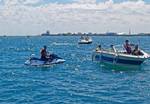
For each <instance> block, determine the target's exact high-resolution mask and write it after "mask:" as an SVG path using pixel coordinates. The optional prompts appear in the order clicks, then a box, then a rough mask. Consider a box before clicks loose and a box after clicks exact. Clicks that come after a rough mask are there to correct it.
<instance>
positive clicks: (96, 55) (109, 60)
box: [92, 45, 150, 68]
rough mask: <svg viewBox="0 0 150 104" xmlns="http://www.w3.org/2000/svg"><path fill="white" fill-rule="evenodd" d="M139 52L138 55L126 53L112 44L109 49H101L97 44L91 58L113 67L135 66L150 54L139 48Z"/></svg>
mask: <svg viewBox="0 0 150 104" xmlns="http://www.w3.org/2000/svg"><path fill="white" fill-rule="evenodd" d="M140 52H141V53H140V55H134V54H127V52H126V51H125V50H123V51H119V50H116V49H115V47H114V46H113V45H111V49H102V48H101V46H99V47H98V48H97V49H96V51H95V52H93V56H92V59H93V60H94V61H97V62H100V63H104V64H106V65H111V66H112V65H113V66H115V67H124V68H137V67H140V66H141V64H142V63H143V62H144V61H145V60H147V59H149V58H150V55H149V54H148V53H146V52H145V51H143V50H141V49H140Z"/></svg>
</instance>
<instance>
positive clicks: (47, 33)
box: [41, 31, 50, 36]
mask: <svg viewBox="0 0 150 104" xmlns="http://www.w3.org/2000/svg"><path fill="white" fill-rule="evenodd" d="M41 36H50V32H49V31H46V33H43V34H41Z"/></svg>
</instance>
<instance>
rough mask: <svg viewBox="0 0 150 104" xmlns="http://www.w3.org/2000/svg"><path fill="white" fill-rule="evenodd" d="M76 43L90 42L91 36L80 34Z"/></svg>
mask: <svg viewBox="0 0 150 104" xmlns="http://www.w3.org/2000/svg"><path fill="white" fill-rule="evenodd" d="M78 43H79V44H91V43H92V38H91V37H89V36H81V38H80V41H79V42H78Z"/></svg>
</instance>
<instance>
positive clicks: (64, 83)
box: [0, 36, 150, 104]
mask: <svg viewBox="0 0 150 104" xmlns="http://www.w3.org/2000/svg"><path fill="white" fill-rule="evenodd" d="M79 38H80V37H77V36H70V37H67V36H50V37H29V38H27V37H0V47H1V48H0V103H4V104H12V103H13V104H21V103H23V104H24V103H25V104H33V103H34V104H50V103H51V104H149V103H150V61H149V60H147V61H146V62H145V63H144V64H143V65H142V68H141V69H138V70H132V69H130V70H126V71H115V70H113V69H111V68H110V69H105V67H102V66H100V65H99V64H97V63H95V62H92V59H91V55H92V50H93V49H94V48H95V47H96V45H98V44H101V45H102V46H105V47H109V45H110V44H115V45H119V44H122V43H123V42H124V40H125V39H129V40H130V41H132V42H133V43H136V44H140V47H141V48H142V49H144V50H146V52H149V53H150V37H148V36H144V37H141V36H139V37H137V36H136V37H121V36H118V37H117V36H113V37H112V36H99V37H98V36H97V37H93V40H94V42H93V43H92V44H90V45H78V40H79ZM43 45H47V46H48V50H49V51H52V52H54V53H56V54H58V55H59V56H61V57H63V58H64V59H65V60H66V62H65V63H64V64H60V65H54V66H51V67H30V66H25V65H24V62H25V61H26V60H27V59H28V58H29V56H30V55H31V54H33V53H34V54H36V55H37V56H39V52H40V49H41V47H43Z"/></svg>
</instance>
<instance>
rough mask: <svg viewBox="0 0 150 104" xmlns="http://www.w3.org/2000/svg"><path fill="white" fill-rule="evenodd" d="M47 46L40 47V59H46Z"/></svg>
mask: <svg viewBox="0 0 150 104" xmlns="http://www.w3.org/2000/svg"><path fill="white" fill-rule="evenodd" d="M46 49H47V46H46V45H45V46H44V47H43V48H42V49H41V52H40V53H41V59H42V60H45V61H47V60H48V58H47V50H46Z"/></svg>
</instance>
